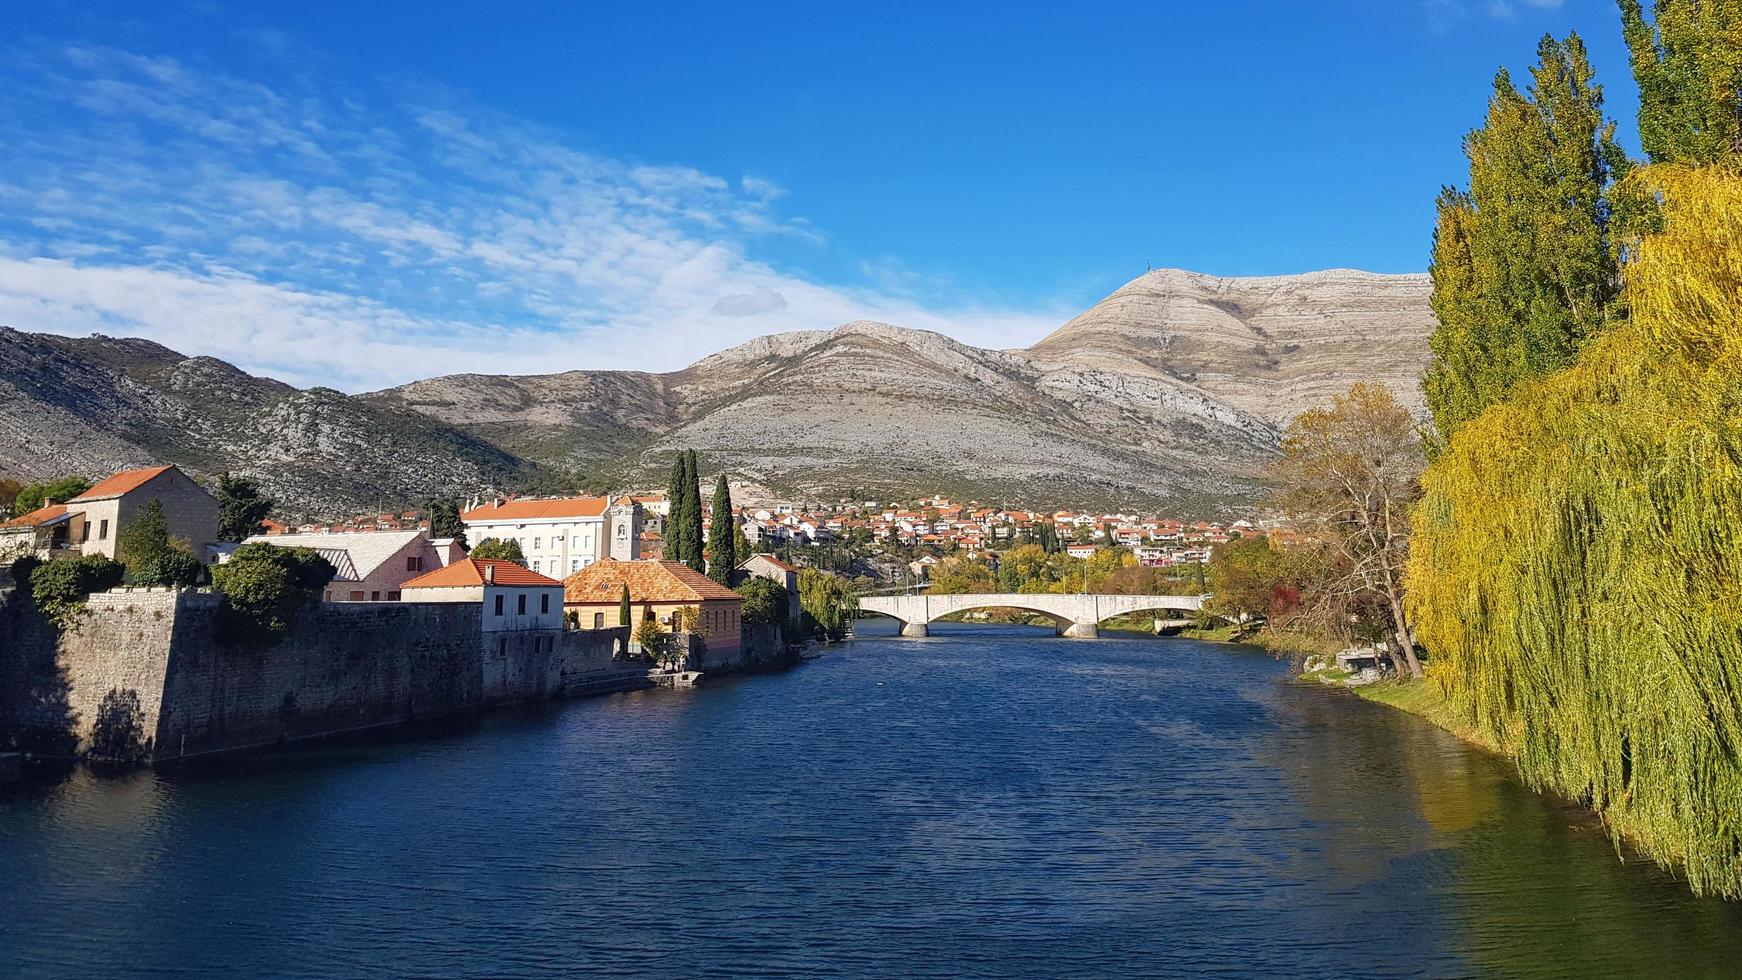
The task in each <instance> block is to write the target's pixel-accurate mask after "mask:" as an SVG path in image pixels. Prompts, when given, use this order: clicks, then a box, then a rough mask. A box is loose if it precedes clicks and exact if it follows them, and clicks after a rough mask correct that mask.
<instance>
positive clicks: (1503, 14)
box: [1420, 0, 1564, 30]
mask: <svg viewBox="0 0 1742 980" xmlns="http://www.w3.org/2000/svg"><path fill="white" fill-rule="evenodd" d="M1563 2H1564V0H1522V3H1523V6H1526V7H1535V8H1537V9H1541V10H1554V9H1556V8H1558V7H1560V6H1561V4H1562V3H1563ZM1420 3H1421V9H1422V13H1423V14H1425V15H1426V16H1427V21H1428V25H1429V26H1431V27H1433V28H1434V29H1435V30H1447V29H1450V28H1451V27H1453V26H1456V25H1457V24H1460V23H1463V22H1464V21H1466V20H1469V19H1471V18H1472V17H1484V16H1485V17H1491V18H1494V19H1497V20H1511V19H1513V18H1514V17H1516V16H1518V8H1519V3H1518V2H1516V0H1420Z"/></svg>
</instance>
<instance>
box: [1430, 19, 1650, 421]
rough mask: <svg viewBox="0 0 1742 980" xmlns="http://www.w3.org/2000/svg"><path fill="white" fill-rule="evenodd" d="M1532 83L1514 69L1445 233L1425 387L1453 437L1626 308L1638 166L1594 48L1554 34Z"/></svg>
mask: <svg viewBox="0 0 1742 980" xmlns="http://www.w3.org/2000/svg"><path fill="white" fill-rule="evenodd" d="M1537 53H1538V55H1539V62H1538V64H1537V66H1536V67H1535V68H1533V69H1532V70H1531V79H1532V82H1531V85H1530V87H1529V89H1528V90H1527V91H1526V92H1524V93H1520V92H1519V91H1518V89H1517V88H1516V87H1515V86H1514V85H1513V83H1512V79H1511V76H1510V75H1508V74H1507V72H1505V71H1504V70H1502V71H1501V72H1500V73H1499V75H1498V76H1497V77H1496V78H1495V80H1494V95H1493V98H1492V99H1491V100H1490V101H1489V103H1488V116H1487V120H1486V121H1485V122H1484V124H1483V126H1482V128H1481V129H1478V130H1476V131H1475V132H1473V133H1471V134H1470V135H1469V136H1468V137H1467V138H1466V139H1465V141H1464V151H1465V154H1466V155H1467V156H1468V157H1469V160H1470V188H1469V190H1467V191H1463V190H1457V189H1454V188H1446V189H1445V191H1443V192H1442V193H1441V195H1440V199H1439V207H1438V209H1439V217H1438V222H1437V226H1436V228H1435V230H1434V247H1433V263H1432V266H1431V269H1430V271H1431V273H1432V276H1433V300H1432V302H1433V309H1434V314H1435V315H1436V316H1437V317H1438V318H1439V321H1440V327H1439V329H1438V330H1436V331H1435V332H1434V336H1433V338H1432V341H1431V346H1432V348H1433V352H1434V361H1433V364H1432V366H1430V367H1429V369H1428V373H1427V376H1426V377H1425V378H1424V379H1423V381H1422V387H1423V389H1424V391H1425V392H1426V394H1427V401H1428V408H1429V409H1431V410H1432V412H1433V416H1434V423H1435V425H1436V426H1437V427H1438V429H1439V432H1440V435H1441V436H1442V437H1449V436H1450V435H1451V433H1452V432H1453V431H1454V430H1456V429H1457V427H1458V426H1459V425H1462V424H1463V423H1464V422H1465V421H1468V420H1469V419H1471V418H1474V417H1475V416H1476V415H1478V414H1480V413H1481V412H1482V410H1483V409H1484V408H1486V407H1488V406H1489V405H1491V404H1493V403H1494V402H1496V401H1498V400H1500V399H1502V398H1504V397H1506V395H1507V394H1508V393H1509V392H1510V391H1511V390H1512V388H1513V386H1514V385H1516V384H1518V383H1519V382H1520V381H1524V380H1527V379H1530V378H1535V377H1540V376H1542V375H1544V374H1548V373H1550V372H1552V371H1556V370H1559V369H1561V368H1563V367H1566V366H1567V365H1569V364H1571V363H1572V362H1573V360H1574V359H1575V358H1576V357H1577V356H1578V353H1579V350H1580V349H1581V348H1582V347H1583V345H1584V343H1585V342H1586V340H1588V339H1589V338H1591V337H1593V336H1596V335H1597V334H1599V333H1601V332H1602V331H1603V330H1604V329H1605V328H1606V327H1607V325H1608V324H1609V322H1610V320H1611V319H1612V318H1614V317H1616V316H1617V315H1618V311H1617V303H1616V298H1617V293H1618V292H1619V286H1620V275H1619V257H1618V251H1617V247H1616V244H1615V242H1614V238H1615V237H1616V236H1613V235H1612V234H1611V231H1610V225H1611V220H1610V219H1611V211H1612V206H1611V201H1610V200H1609V197H1608V193H1607V192H1608V190H1609V187H1610V184H1611V181H1612V180H1613V179H1615V178H1619V177H1620V176H1622V175H1623V174H1624V173H1625V171H1626V169H1627V166H1628V164H1627V159H1626V155H1625V154H1624V153H1622V152H1621V149H1620V147H1619V146H1618V145H1617V144H1616V143H1615V139H1614V132H1615V124H1614V123H1613V122H1608V121H1605V120H1604V118H1603V93H1602V89H1601V87H1600V86H1598V85H1596V84H1595V83H1594V81H1593V75H1592V71H1591V66H1590V62H1589V60H1588V59H1587V58H1586V55H1585V46H1584V43H1583V42H1581V41H1580V40H1579V37H1578V35H1576V34H1574V35H1571V36H1569V37H1568V38H1567V40H1566V41H1564V42H1563V41H1557V40H1555V39H1554V38H1553V37H1544V38H1543V39H1542V42H1541V43H1540V44H1539V45H1538V48H1537Z"/></svg>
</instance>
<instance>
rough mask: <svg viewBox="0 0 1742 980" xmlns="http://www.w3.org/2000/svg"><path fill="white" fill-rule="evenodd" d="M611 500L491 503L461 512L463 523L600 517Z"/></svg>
mask: <svg viewBox="0 0 1742 980" xmlns="http://www.w3.org/2000/svg"><path fill="white" fill-rule="evenodd" d="M609 502H610V501H609V500H608V499H607V498H605V497H562V498H559V499H556V500H504V501H503V502H502V503H501V505H500V506H498V505H497V504H496V502H495V501H491V502H490V503H488V504H485V505H484V506H482V507H474V508H472V509H471V510H466V511H461V512H460V520H462V521H539V520H551V519H554V518H563V517H600V516H603V515H604V513H605V507H606V505H607V504H608V503H609Z"/></svg>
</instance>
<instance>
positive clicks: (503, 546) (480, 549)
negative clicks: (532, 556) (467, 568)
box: [472, 538, 526, 565]
mask: <svg viewBox="0 0 1742 980" xmlns="http://www.w3.org/2000/svg"><path fill="white" fill-rule="evenodd" d="M472 557H473V558H477V559H480V560H485V559H487V560H493V561H511V562H513V563H515V564H516V565H524V564H526V555H525V553H524V552H522V551H521V550H520V542H518V541H516V540H514V539H513V538H485V539H484V540H482V541H480V542H478V546H477V547H476V548H473V549H472Z"/></svg>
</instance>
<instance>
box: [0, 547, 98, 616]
mask: <svg viewBox="0 0 1742 980" xmlns="http://www.w3.org/2000/svg"><path fill="white" fill-rule="evenodd" d="M13 567H14V568H16V567H17V565H16V564H15V565H14V566H13ZM125 571H126V569H124V568H123V567H122V565H121V563H120V562H117V561H111V560H109V559H108V558H105V557H103V556H102V555H86V556H84V557H83V558H62V559H58V560H56V561H51V562H44V563H43V564H41V565H38V566H36V567H35V568H33V569H31V570H30V571H29V573H28V578H29V582H30V598H31V601H33V602H35V603H36V608H37V609H38V610H39V611H40V612H41V613H42V614H43V615H44V616H46V617H48V619H49V620H50V621H51V622H53V623H54V624H55V625H57V626H60V627H63V628H64V627H66V626H68V625H69V624H71V622H72V619H73V617H74V616H76V615H77V614H78V611H79V609H80V608H81V607H83V606H84V603H85V597H86V596H89V595H90V594H91V593H93V592H107V591H108V590H110V589H112V588H114V587H115V586H117V585H120V584H121V577H122V574H123V573H124V572H125Z"/></svg>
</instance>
